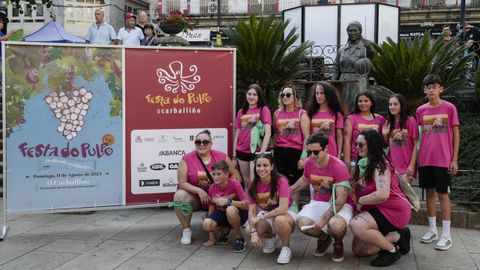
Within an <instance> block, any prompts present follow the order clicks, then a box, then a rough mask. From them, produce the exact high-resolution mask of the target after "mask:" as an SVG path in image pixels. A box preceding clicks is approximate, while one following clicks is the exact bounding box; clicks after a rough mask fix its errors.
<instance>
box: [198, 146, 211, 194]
mask: <svg viewBox="0 0 480 270" xmlns="http://www.w3.org/2000/svg"><path fill="white" fill-rule="evenodd" d="M196 154H197V158H198V160H200V163H201V164H202V167H203V169H204V170H205V173H206V174H207V177H208V180H209V181H210V183H208V185H207V186H205V187H200V188H202V189H203V190H205V191H207V192H208V189H209V188H210V185H212V183H213V177H212V175H211V174H210V172H209V171H208V169H207V166H205V163H203V160H202V158H201V157H200V156H199V155H198V153H196Z"/></svg>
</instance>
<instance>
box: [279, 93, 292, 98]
mask: <svg viewBox="0 0 480 270" xmlns="http://www.w3.org/2000/svg"><path fill="white" fill-rule="evenodd" d="M292 95H293V94H292V93H286V94H284V93H281V94H280V97H281V98H284V97H287V98H290V97H291V96H292Z"/></svg>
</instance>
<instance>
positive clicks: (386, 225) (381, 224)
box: [367, 208, 399, 236]
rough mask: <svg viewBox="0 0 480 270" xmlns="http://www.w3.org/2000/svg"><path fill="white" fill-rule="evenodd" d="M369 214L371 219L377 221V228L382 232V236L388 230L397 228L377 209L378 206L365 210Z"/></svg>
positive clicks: (392, 230)
mask: <svg viewBox="0 0 480 270" xmlns="http://www.w3.org/2000/svg"><path fill="white" fill-rule="evenodd" d="M367 212H368V213H370V215H372V217H373V219H374V220H375V222H376V223H377V227H378V230H379V231H380V232H381V233H382V234H383V236H385V235H387V234H388V233H389V232H394V231H397V230H399V229H398V228H397V227H395V226H393V225H392V223H390V221H388V219H387V218H386V217H385V216H384V215H383V214H382V212H380V210H378V208H370V209H368V210H367Z"/></svg>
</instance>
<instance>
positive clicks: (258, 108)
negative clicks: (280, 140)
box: [233, 84, 272, 190]
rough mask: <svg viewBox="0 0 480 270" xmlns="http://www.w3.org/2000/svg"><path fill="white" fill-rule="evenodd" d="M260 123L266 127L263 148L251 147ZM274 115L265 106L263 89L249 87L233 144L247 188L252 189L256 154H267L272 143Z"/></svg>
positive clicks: (253, 85)
mask: <svg viewBox="0 0 480 270" xmlns="http://www.w3.org/2000/svg"><path fill="white" fill-rule="evenodd" d="M258 121H260V122H261V123H262V124H263V125H264V127H265V134H264V136H263V138H262V142H261V146H257V145H256V146H253V148H252V146H251V142H252V137H251V134H252V129H253V128H255V126H256V125H257V122H258ZM271 126H272V115H271V112H270V109H269V108H268V107H267V106H266V104H265V99H264V97H263V92H262V89H261V88H260V86H259V85H257V84H252V85H250V86H249V87H248V90H247V93H246V99H245V103H244V104H243V106H242V109H240V110H239V111H238V113H237V117H236V118H235V123H234V126H233V127H234V129H235V139H234V142H233V159H236V161H237V162H238V165H239V167H240V172H241V174H242V177H243V181H244V182H245V188H246V189H247V190H248V188H249V187H250V182H251V176H252V175H253V160H254V159H255V153H256V152H265V151H266V150H267V147H268V144H269V143H270V136H271Z"/></svg>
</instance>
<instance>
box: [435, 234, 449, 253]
mask: <svg viewBox="0 0 480 270" xmlns="http://www.w3.org/2000/svg"><path fill="white" fill-rule="evenodd" d="M452 246H453V242H452V238H450V237H448V236H447V235H446V234H442V236H440V240H438V242H437V244H436V245H435V249H437V250H448V249H449V248H451V247H452Z"/></svg>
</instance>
